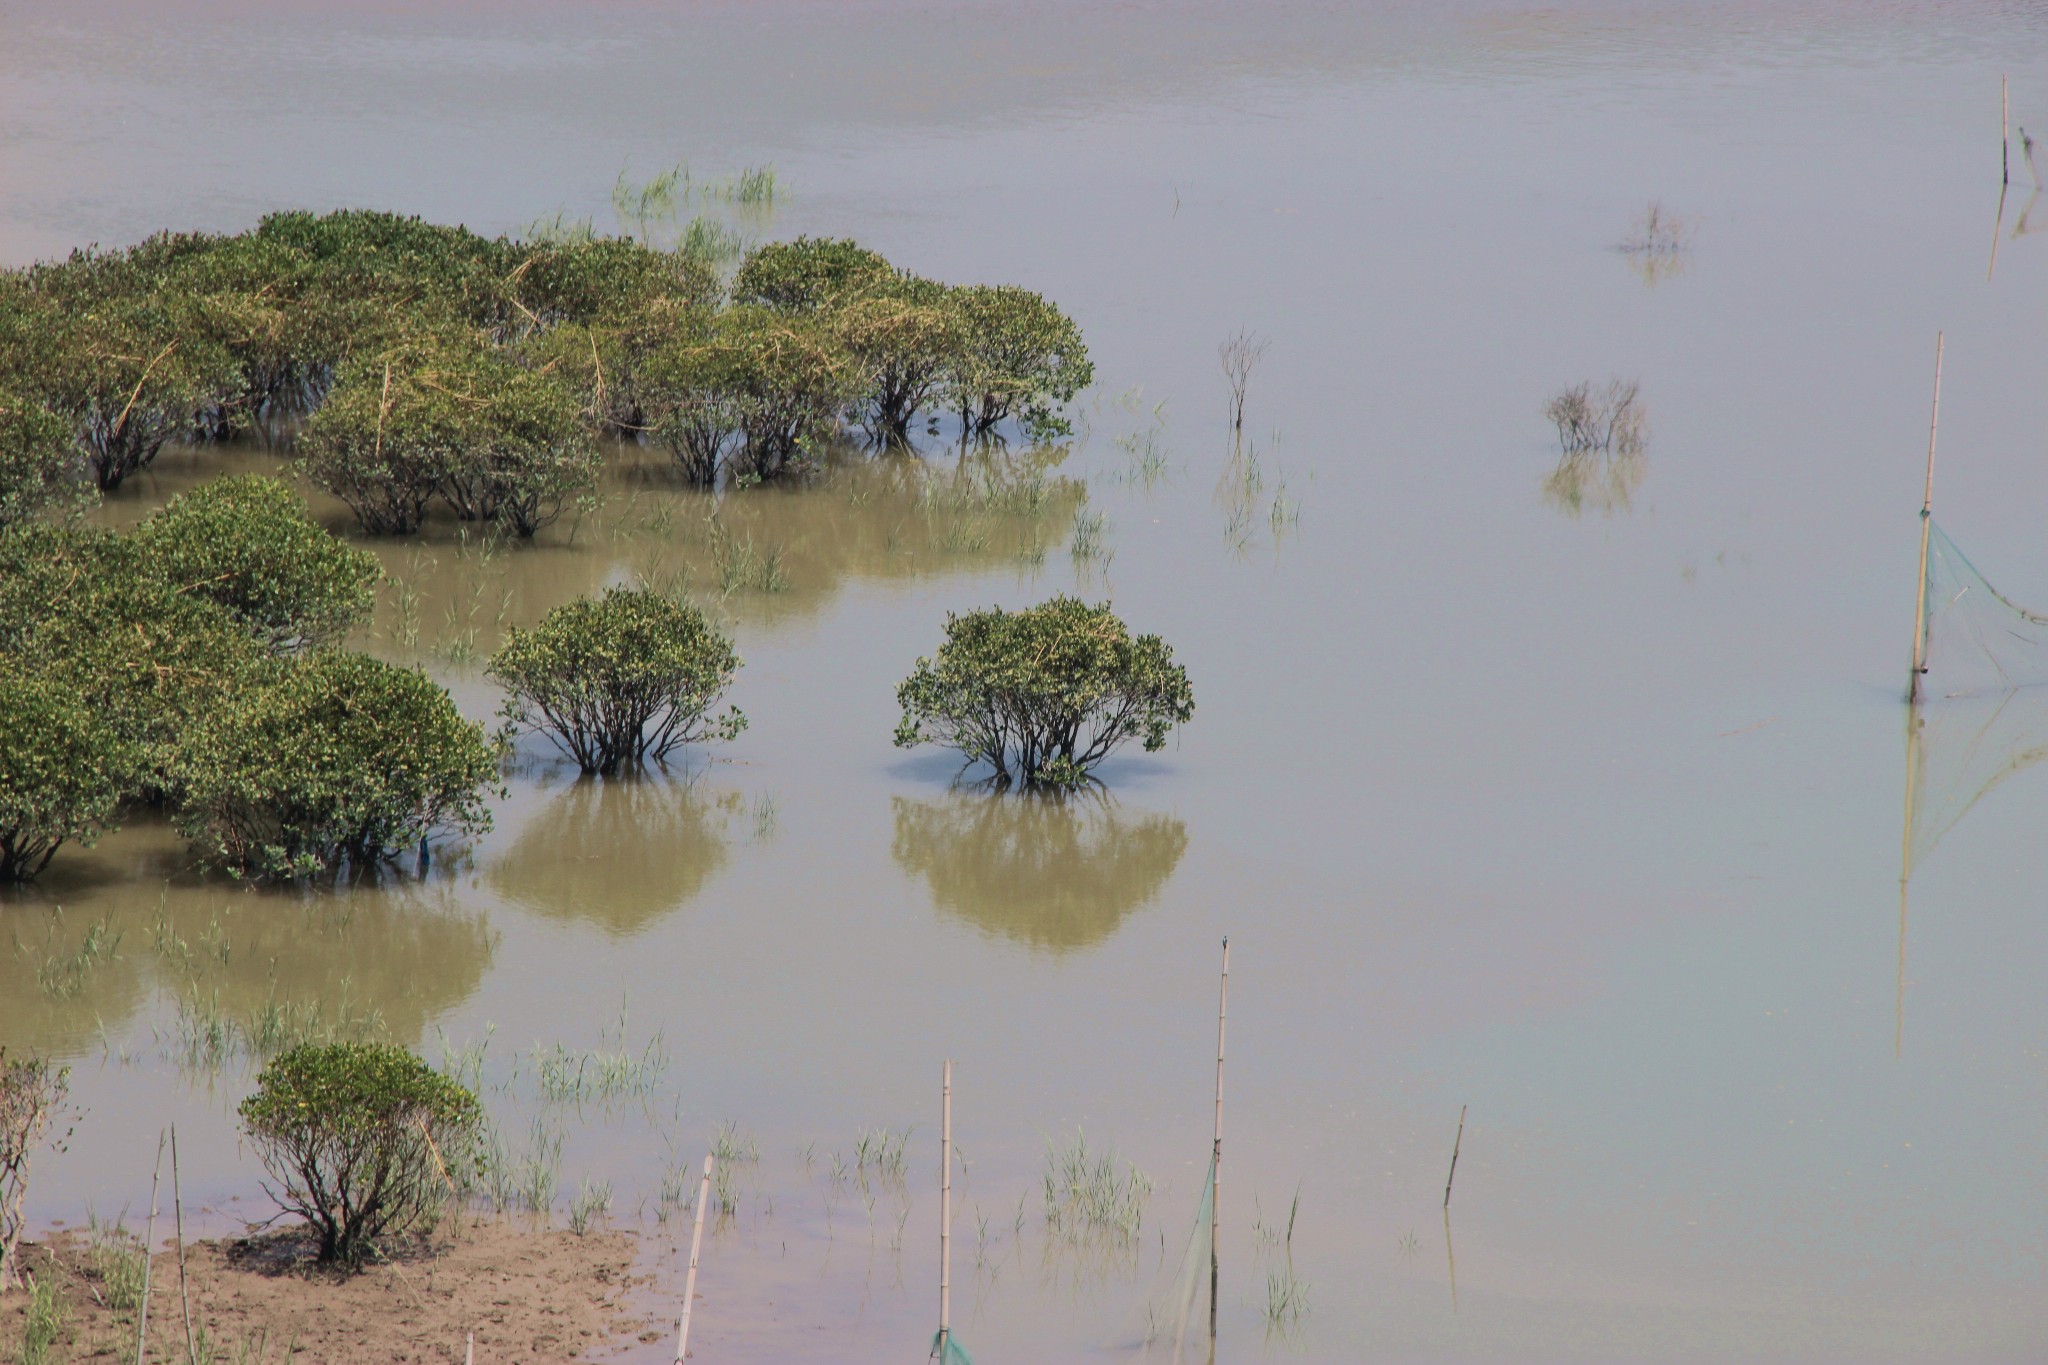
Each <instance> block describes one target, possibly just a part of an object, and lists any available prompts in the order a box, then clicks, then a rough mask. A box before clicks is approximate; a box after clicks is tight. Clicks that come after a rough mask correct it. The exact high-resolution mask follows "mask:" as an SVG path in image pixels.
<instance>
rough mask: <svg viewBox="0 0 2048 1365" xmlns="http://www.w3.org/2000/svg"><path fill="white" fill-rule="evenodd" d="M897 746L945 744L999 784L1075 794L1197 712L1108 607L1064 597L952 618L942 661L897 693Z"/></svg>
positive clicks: (1159, 657)
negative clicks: (1116, 755)
mask: <svg viewBox="0 0 2048 1365" xmlns="http://www.w3.org/2000/svg"><path fill="white" fill-rule="evenodd" d="M896 700H897V702H898V703H899V704H900V705H901V706H902V708H903V718H902V721H901V722H900V723H899V724H898V725H897V727H896V743H897V744H898V745H899V746H900V747H904V748H909V747H911V746H913V745H917V744H926V743H931V744H940V745H944V746H946V747H949V748H953V749H957V750H959V751H960V753H961V754H963V755H964V756H965V757H966V759H967V761H968V762H969V763H976V762H980V763H986V764H988V765H989V767H990V768H992V769H993V770H994V773H995V777H996V779H997V780H998V781H999V782H1008V781H1009V780H1011V779H1012V778H1013V777H1014V778H1016V779H1018V780H1021V781H1022V782H1023V783H1024V784H1025V785H1027V786H1047V787H1075V786H1079V785H1081V784H1083V783H1085V782H1086V781H1087V780H1088V774H1089V771H1090V769H1092V768H1094V767H1095V765H1097V764H1098V763H1100V762H1101V761H1102V760H1103V759H1105V758H1107V757H1108V756H1109V755H1110V754H1111V753H1112V752H1113V751H1115V750H1116V749H1117V748H1118V747H1119V746H1121V745H1123V744H1124V743H1126V742H1128V741H1130V740H1133V739H1135V740H1138V741H1139V742H1140V743H1141V744H1142V745H1143V747H1144V748H1145V749H1146V751H1147V752H1152V751H1156V750H1158V749H1160V748H1161V747H1163V746H1164V745H1165V743H1166V736H1167V734H1168V732H1169V731H1170V730H1172V728H1173V727H1174V726H1175V725H1180V724H1184V723H1186V722H1187V721H1188V720H1189V719H1190V718H1191V717H1192V716H1193V715H1194V712H1195V698H1194V691H1193V689H1192V688H1191V687H1190V686H1189V684H1188V676H1187V670H1186V669H1184V668H1182V667H1181V666H1180V665H1179V664H1176V663H1174V662H1173V651H1172V650H1171V649H1170V648H1169V647H1168V646H1167V645H1166V643H1165V642H1164V641H1163V640H1161V639H1160V638H1159V637H1158V636H1156V635H1136V636H1134V635H1132V634H1131V632H1130V629H1129V628H1128V627H1127V626H1125V624H1124V623H1123V622H1122V621H1121V620H1119V619H1118V618H1117V617H1116V616H1115V615H1114V614H1113V613H1112V612H1111V611H1110V609H1109V607H1108V606H1107V605H1106V604H1105V605H1103V606H1100V607H1091V606H1089V605H1087V604H1086V603H1084V602H1081V601H1079V600H1077V599H1075V598H1072V597H1065V596H1061V597H1055V598H1054V599H1052V600H1051V601H1049V602H1046V603H1044V604H1043V605H1041V606H1037V607H1031V608H1027V609H1025V610H1023V611H1014V612H1012V611H1005V610H1003V609H1002V608H1001V607H992V608H990V609H988V610H986V611H974V612H967V613H964V614H951V615H948V616H947V618H946V639H945V642H944V643H943V644H941V645H940V646H939V651H938V654H937V655H936V656H935V657H933V658H924V659H919V660H918V661H917V666H916V668H915V669H913V670H912V671H911V674H910V676H909V677H908V678H906V679H905V680H904V681H903V684H902V686H901V687H899V688H898V689H897V691H896Z"/></svg>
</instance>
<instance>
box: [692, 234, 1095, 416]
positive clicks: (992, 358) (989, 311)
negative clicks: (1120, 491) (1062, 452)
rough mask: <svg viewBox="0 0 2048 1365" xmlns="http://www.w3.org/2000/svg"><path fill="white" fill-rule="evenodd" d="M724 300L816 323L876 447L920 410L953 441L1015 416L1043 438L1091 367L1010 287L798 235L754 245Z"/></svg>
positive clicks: (1048, 310)
mask: <svg viewBox="0 0 2048 1365" xmlns="http://www.w3.org/2000/svg"><path fill="white" fill-rule="evenodd" d="M732 296H733V301H734V303H735V304H737V305H758V306H761V307H765V308H770V309H773V310H775V311H777V312H781V313H786V314H791V315H796V316H814V317H818V318H820V319H822V320H825V321H826V322H827V323H828V324H829V326H830V330H831V332H832V334H833V336H834V338H835V340H836V341H837V343H838V345H839V346H840V347H841V348H842V349H843V350H844V351H845V352H846V354H847V357H848V359H849V360H850V361H851V362H852V365H853V368H854V370H855V373H856V382H855V389H854V397H853V400H852V403H851V404H850V407H849V413H850V416H851V417H852V419H853V420H855V421H858V422H859V423H860V424H861V425H863V426H864V427H866V428H867V430H868V433H869V435H870V436H871V437H873V438H874V439H876V440H878V441H902V440H905V439H907V438H908V435H909V431H910V427H911V424H912V422H913V421H914V420H915V419H916V417H917V415H918V414H919V413H920V412H931V411H934V410H940V409H943V410H945V411H950V412H954V413H957V414H958V415H959V418H960V423H961V434H962V436H963V437H972V438H977V439H988V438H990V437H993V436H995V435H996V434H997V432H998V429H999V428H1000V427H1001V426H1002V424H1003V423H1004V422H1006V421H1012V420H1014V421H1015V422H1016V423H1017V424H1018V426H1019V427H1020V428H1021V429H1022V430H1023V432H1024V433H1025V435H1026V436H1028V437H1030V438H1031V439H1033V440H1045V439H1050V438H1052V437H1056V436H1059V435H1063V434H1065V433H1067V432H1068V431H1070V430H1071V426H1070V424H1069V423H1068V421H1067V419H1066V418H1065V416H1064V409H1065V407H1066V406H1067V405H1068V404H1069V403H1071V402H1072V401H1073V399H1074V396H1075V395H1076V394H1078V393H1079V392H1080V391H1081V390H1082V389H1084V388H1086V387H1087V386H1088V385H1089V384H1091V383H1093V382H1094V378H1095V371H1094V366H1093V364H1092V362H1091V361H1090V360H1089V359H1088V349H1087V347H1086V346H1085V345H1084V344H1083V343H1082V341H1081V333H1080V329H1079V328H1078V327H1076V326H1075V325H1074V322H1073V320H1072V319H1071V318H1069V317H1067V316H1066V314H1064V313H1062V312H1061V311H1060V310H1059V309H1058V308H1057V307H1055V306H1054V305H1053V304H1051V303H1050V302H1048V301H1047V300H1046V299H1045V298H1044V297H1042V296H1041V295H1038V294H1035V293H1032V292H1031V291H1030V290H1028V289H1020V288H1017V287H1015V286H1011V285H995V286H989V285H969V286H958V285H945V284H940V283H938V282H936V281H933V280H928V279H924V278H922V277H920V276H917V275H913V274H911V273H909V272H908V271H903V270H898V269H896V268H895V267H893V266H891V265H890V264H889V263H888V262H887V261H886V260H884V259H883V258H882V257H881V256H879V255H877V254H876V253H874V252H872V251H869V250H867V249H866V248H864V247H861V246H858V245H857V244H855V243H853V242H851V241H845V240H832V239H819V238H807V237H799V238H797V239H796V240H795V241H793V242H779V243H773V244H770V245H768V246H764V247H761V248H759V249H757V250H756V251H755V252H753V253H752V254H751V255H750V256H748V257H747V259H746V261H745V262H744V263H742V265H741V266H740V269H739V272H738V274H736V275H735V276H734V278H733V286H732Z"/></svg>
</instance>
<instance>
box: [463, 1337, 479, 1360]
mask: <svg viewBox="0 0 2048 1365" xmlns="http://www.w3.org/2000/svg"><path fill="white" fill-rule="evenodd" d="M462 1365H476V1333H474V1332H471V1333H470V1334H469V1341H468V1343H467V1344H465V1345H464V1346H463V1348H462Z"/></svg>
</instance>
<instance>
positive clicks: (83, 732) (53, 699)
mask: <svg viewBox="0 0 2048 1365" xmlns="http://www.w3.org/2000/svg"><path fill="white" fill-rule="evenodd" d="M133 769H134V756H133V754H132V752H131V751H130V750H129V748H128V746H127V745H125V744H124V743H123V742H122V741H121V738H120V736H119V735H117V734H116V733H115V732H114V730H113V729H112V727H110V726H109V725H107V723H106V722H105V720H104V719H102V717H101V716H100V715H99V714H98V713H97V712H96V711H95V710H94V709H93V707H92V706H91V705H90V704H88V703H87V701H86V700H85V699H84V698H83V697H82V696H80V694H79V692H78V690H77V688H76V687H74V686H72V685H71V684H70V682H69V680H67V679H65V678H63V677H62V676H61V675H58V676H53V675H52V674H50V673H48V672H46V671H44V670H41V669H35V668H31V667H29V666H28V664H27V662H26V661H24V660H19V659H8V660H4V661H0V882H19V881H27V880H29V879H30V878H32V877H34V876H35V875H36V874H37V873H39V872H41V871H42V870H43V869H44V868H45V867H47V866H48V865H49V862H50V858H51V856H52V855H53V854H55V853H56V851H57V849H58V847H59V846H60V845H62V844H65V843H67V842H76V843H82V844H90V843H91V842H92V841H93V840H94V839H95V838H96V837H97V836H98V835H99V834H100V832H101V831H102V830H104V829H106V828H107V827H108V826H109V825H111V824H112V823H113V820H114V815H115V813H116V811H117V810H118V809H119V807H120V803H121V795H122V793H123V791H124V790H125V789H126V787H127V785H128V784H129V783H130V781H132V775H133Z"/></svg>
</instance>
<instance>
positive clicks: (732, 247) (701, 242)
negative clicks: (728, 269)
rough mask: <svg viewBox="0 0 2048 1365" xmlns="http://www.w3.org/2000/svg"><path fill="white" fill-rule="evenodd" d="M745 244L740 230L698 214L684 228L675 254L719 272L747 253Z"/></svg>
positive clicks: (706, 215) (707, 215)
mask: <svg viewBox="0 0 2048 1365" xmlns="http://www.w3.org/2000/svg"><path fill="white" fill-rule="evenodd" d="M746 249H747V248H746V241H745V239H743V238H742V237H741V236H740V234H739V231H738V230H737V229H735V228H733V227H731V226H729V225H727V224H725V223H721V222H720V221H718V219H716V218H713V217H711V216H710V215H709V214H704V213H700V214H698V215H697V216H696V217H694V218H692V219H691V220H690V223H689V226H688V227H685V228H684V229H683V235H682V237H681V239H680V240H678V241H677V243H676V252H677V254H679V255H682V256H687V257H689V258H690V259H691V260H693V261H696V262H698V263H699V264H701V265H705V266H709V267H710V268H711V269H713V270H718V269H721V268H723V267H725V266H728V265H731V264H732V263H733V262H734V261H737V260H738V259H739V258H740V257H741V256H742V255H744V254H746Z"/></svg>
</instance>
